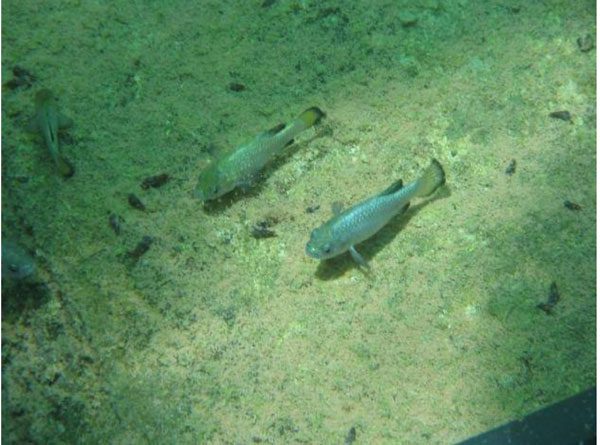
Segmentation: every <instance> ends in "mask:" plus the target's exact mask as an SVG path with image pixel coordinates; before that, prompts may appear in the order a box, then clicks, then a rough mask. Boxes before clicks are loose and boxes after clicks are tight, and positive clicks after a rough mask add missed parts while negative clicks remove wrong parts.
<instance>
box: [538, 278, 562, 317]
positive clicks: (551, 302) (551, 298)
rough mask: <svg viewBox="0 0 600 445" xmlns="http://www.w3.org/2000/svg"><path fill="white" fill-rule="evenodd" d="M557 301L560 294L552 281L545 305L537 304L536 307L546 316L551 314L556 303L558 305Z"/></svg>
mask: <svg viewBox="0 0 600 445" xmlns="http://www.w3.org/2000/svg"><path fill="white" fill-rule="evenodd" d="M559 299H560V294H559V293H558V286H557V285H556V282H555V281H553V282H552V284H551V285H550V292H549V293H548V300H547V301H546V302H545V303H540V304H538V305H537V307H538V308H539V309H541V310H543V311H544V312H545V313H546V314H550V313H552V309H553V308H554V306H556V303H558V300H559Z"/></svg>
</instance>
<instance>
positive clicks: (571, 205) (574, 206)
mask: <svg viewBox="0 0 600 445" xmlns="http://www.w3.org/2000/svg"><path fill="white" fill-rule="evenodd" d="M564 205H565V207H566V208H567V209H569V210H573V211H579V210H581V206H580V205H579V204H577V203H576V202H573V201H569V200H568V199H567V200H566V201H565V202H564Z"/></svg>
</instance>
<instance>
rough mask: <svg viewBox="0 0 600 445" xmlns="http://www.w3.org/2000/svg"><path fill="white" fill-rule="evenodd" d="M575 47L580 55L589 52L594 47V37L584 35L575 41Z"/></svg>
mask: <svg viewBox="0 0 600 445" xmlns="http://www.w3.org/2000/svg"><path fill="white" fill-rule="evenodd" d="M577 46H578V47H579V50H580V51H581V52H582V53H587V52H588V51H591V50H592V49H594V47H595V46H596V43H595V42H594V37H593V36H592V35H591V34H586V35H584V36H582V37H579V38H578V39H577Z"/></svg>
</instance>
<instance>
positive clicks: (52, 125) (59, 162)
mask: <svg viewBox="0 0 600 445" xmlns="http://www.w3.org/2000/svg"><path fill="white" fill-rule="evenodd" d="M72 124H73V121H72V120H71V119H69V118H68V117H66V116H64V115H63V114H61V113H60V112H59V111H58V105H57V103H56V99H55V98H54V95H53V94H52V92H51V91H50V90H41V91H38V93H37V94H36V95H35V116H34V118H33V121H32V129H33V130H37V131H39V132H40V134H41V135H42V137H43V138H44V142H45V144H46V147H47V148H48V151H49V152H50V156H51V157H52V160H53V161H54V163H55V164H56V168H57V170H58V172H59V173H60V174H61V175H62V176H64V177H71V176H73V173H74V172H75V171H74V168H73V166H72V164H71V163H70V162H69V161H68V160H67V159H66V158H65V157H64V156H62V155H61V153H60V150H59V143H58V132H59V130H61V129H63V128H68V127H70V126H71V125H72Z"/></svg>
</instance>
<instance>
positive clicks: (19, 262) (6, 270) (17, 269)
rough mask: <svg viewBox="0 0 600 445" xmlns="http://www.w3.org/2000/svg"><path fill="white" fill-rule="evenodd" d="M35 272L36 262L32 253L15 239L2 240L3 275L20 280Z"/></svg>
mask: <svg viewBox="0 0 600 445" xmlns="http://www.w3.org/2000/svg"><path fill="white" fill-rule="evenodd" d="M34 272H35V262H34V260H33V258H32V257H31V255H29V253H27V251H26V250H25V249H24V248H23V247H21V246H20V245H19V244H17V243H16V242H14V241H13V240H9V239H8V240H2V276H3V277H8V278H10V279H12V280H15V281H19V280H24V279H25V278H27V277H29V276H31V275H33V273H34Z"/></svg>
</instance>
